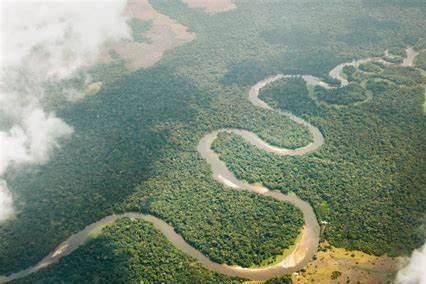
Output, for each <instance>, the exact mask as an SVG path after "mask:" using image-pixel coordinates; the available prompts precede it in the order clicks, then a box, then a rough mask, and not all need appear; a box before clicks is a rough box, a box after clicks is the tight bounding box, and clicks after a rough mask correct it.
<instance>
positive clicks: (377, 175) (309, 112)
mask: <svg viewBox="0 0 426 284" xmlns="http://www.w3.org/2000/svg"><path fill="white" fill-rule="evenodd" d="M383 73H386V72H383ZM364 76H365V75H364ZM368 76H369V75H368ZM368 76H367V78H368ZM395 76H396V75H395V74H394V73H392V78H391V79H395ZM373 77H376V76H373ZM401 77H402V78H403V77H404V73H403V74H401ZM391 79H389V80H377V79H370V80H369V81H368V82H367V84H366V85H367V86H366V90H367V91H369V92H371V93H372V94H373V98H372V99H371V101H368V102H366V103H364V104H362V105H357V106H351V105H346V104H345V106H346V107H345V108H336V107H334V106H333V105H329V106H327V105H324V104H316V103H315V100H313V99H312V98H311V97H310V96H309V95H308V93H309V90H308V89H307V88H306V84H305V82H304V81H303V80H302V79H291V80H288V81H279V82H276V83H273V84H271V85H269V86H267V87H265V89H263V90H262V93H261V97H262V98H263V99H264V100H265V101H267V102H268V103H269V104H270V105H273V106H274V107H277V108H281V109H283V110H286V111H291V112H292V113H294V114H297V115H300V116H302V117H304V118H305V119H307V120H308V121H311V122H312V123H313V124H315V125H316V126H318V127H319V128H320V129H321V131H322V132H323V134H324V136H325V140H326V143H325V144H324V146H323V147H322V148H321V149H320V150H319V151H317V152H316V153H314V154H311V155H308V156H303V157H285V158H282V157H279V156H274V155H270V154H267V153H264V152H262V151H259V150H258V149H256V148H254V147H253V146H249V145H246V144H245V143H244V141H243V140H242V139H241V138H239V137H236V136H233V135H230V134H222V135H221V137H220V139H219V140H218V141H216V143H215V151H216V152H218V153H220V156H221V158H222V159H223V160H224V161H226V163H227V165H228V167H229V168H230V169H231V170H232V171H233V172H234V173H235V174H236V175H237V176H238V177H239V178H243V179H245V180H247V181H249V182H250V183H262V184H264V185H265V186H267V187H268V188H276V189H280V190H283V191H285V192H288V191H292V192H296V193H297V194H298V195H300V196H302V197H303V198H304V199H307V200H309V201H310V202H311V204H313V205H314V207H315V211H316V213H317V215H318V217H319V218H320V220H322V221H326V222H327V224H326V225H325V226H324V230H323V232H324V235H323V237H324V238H325V239H327V240H329V241H330V242H331V243H332V244H333V245H335V246H338V247H346V248H350V249H359V250H363V251H365V252H368V253H373V254H377V255H381V254H384V253H388V254H389V255H400V254H408V253H409V252H410V250H412V249H414V248H415V247H419V246H421V245H422V244H423V240H424V239H423V238H424V236H423V234H422V232H421V231H419V230H418V228H419V227H421V226H422V225H423V222H424V220H423V219H422V218H423V215H424V212H425V210H426V208H425V204H426V203H425V201H426V193H425V192H424V191H423V190H422V188H423V186H424V184H425V182H426V175H425V170H426V168H425V163H424V161H425V158H426V156H425V153H426V149H425V145H424V141H425V131H424V130H425V128H426V124H425V118H424V115H423V113H422V109H421V102H422V100H423V92H424V90H423V88H422V87H421V86H420V85H419V84H414V85H412V84H410V85H396V84H394V83H393V82H392V81H391ZM402 80H403V79H401V81H402ZM398 81H400V80H398ZM340 90H342V93H343V94H344V93H345V92H346V91H345V89H344V88H343V89H340ZM333 94H334V95H335V96H339V95H340V92H339V91H335V92H333V93H331V92H330V93H329V94H328V96H330V97H331V96H332V95H333ZM332 101H333V102H335V101H336V100H334V99H333V100H332ZM246 165H250V167H247V166H246Z"/></svg>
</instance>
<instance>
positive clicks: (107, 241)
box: [13, 218, 239, 284]
mask: <svg viewBox="0 0 426 284" xmlns="http://www.w3.org/2000/svg"><path fill="white" fill-rule="evenodd" d="M82 263H84V270H82V269H81V268H82V267H81V264H82ZM112 282H113V283H139V284H140V283H172V282H173V283H239V281H237V280H236V279H231V278H228V277H225V276H221V275H218V274H214V273H211V272H209V271H207V270H206V269H205V268H203V267H201V265H200V264H197V263H196V262H195V260H194V259H191V258H189V257H188V256H186V255H184V254H183V253H182V252H180V251H179V250H178V249H176V248H175V247H174V246H173V245H171V244H170V243H168V241H167V240H166V238H165V237H164V236H163V235H162V234H161V233H159V232H158V231H156V230H155V229H154V228H153V227H152V225H148V224H147V223H146V222H142V221H138V220H131V219H128V218H126V219H121V220H118V221H117V222H116V223H115V224H113V225H112V226H109V227H106V228H105V229H103V231H102V234H101V235H99V236H98V237H96V238H95V239H93V240H91V241H89V242H88V243H87V244H86V245H85V246H84V247H82V248H80V249H78V250H77V251H76V252H75V253H73V254H72V255H70V256H69V257H68V258H67V259H66V260H60V262H59V263H58V264H56V265H54V266H52V267H49V268H48V269H46V270H43V271H42V272H40V273H38V274H36V275H34V276H30V277H27V278H24V279H22V280H17V281H14V282H13V283H16V284H18V283H31V284H34V283H55V284H58V283H112Z"/></svg>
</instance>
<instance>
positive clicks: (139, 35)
mask: <svg viewBox="0 0 426 284" xmlns="http://www.w3.org/2000/svg"><path fill="white" fill-rule="evenodd" d="M127 24H128V25H129V27H130V29H131V34H132V38H133V40H134V41H136V42H147V43H149V42H150V40H149V39H148V38H146V37H145V36H144V35H143V33H144V32H146V31H148V30H149V29H150V28H151V26H152V21H142V20H141V19H138V18H131V19H129V20H127Z"/></svg>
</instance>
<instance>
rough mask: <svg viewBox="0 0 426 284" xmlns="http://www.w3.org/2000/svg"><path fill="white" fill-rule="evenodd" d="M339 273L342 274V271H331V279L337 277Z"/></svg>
mask: <svg viewBox="0 0 426 284" xmlns="http://www.w3.org/2000/svg"><path fill="white" fill-rule="evenodd" d="M340 275H342V272H340V271H337V270H336V271H333V272H332V273H331V280H336V279H337V278H339V276H340Z"/></svg>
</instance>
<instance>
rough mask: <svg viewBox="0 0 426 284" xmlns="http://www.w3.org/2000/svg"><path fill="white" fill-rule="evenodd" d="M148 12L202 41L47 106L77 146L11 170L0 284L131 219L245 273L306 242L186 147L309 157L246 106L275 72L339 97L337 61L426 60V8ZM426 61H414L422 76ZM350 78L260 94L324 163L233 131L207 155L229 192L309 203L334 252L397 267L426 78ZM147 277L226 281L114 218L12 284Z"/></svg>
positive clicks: (234, 147)
mask: <svg viewBox="0 0 426 284" xmlns="http://www.w3.org/2000/svg"><path fill="white" fill-rule="evenodd" d="M150 2H151V4H152V5H153V7H154V8H155V9H157V10H158V11H159V12H160V13H163V14H166V15H168V16H170V17H172V18H173V19H175V20H176V21H178V22H179V23H181V24H183V25H186V26H188V27H189V29H190V31H191V32H194V33H196V35H197V36H196V39H195V40H194V41H193V42H190V43H187V44H185V45H183V46H181V47H179V48H176V49H174V50H172V51H169V52H167V53H166V54H165V55H164V57H163V58H162V60H161V61H160V62H159V63H157V64H156V65H155V66H153V67H151V68H148V69H143V70H138V71H136V72H133V73H122V68H123V62H121V61H120V59H117V61H116V62H114V63H112V64H110V65H108V66H105V65H99V66H95V67H94V68H93V70H91V72H93V74H94V75H93V76H94V77H95V78H96V80H102V81H103V82H104V85H103V89H102V91H101V92H99V93H98V94H97V95H96V96H91V97H87V98H85V99H84V100H83V101H81V102H80V103H77V104H72V105H71V104H70V105H66V106H63V105H61V106H60V107H58V104H59V102H56V101H52V103H51V108H52V109H55V108H56V110H57V114H58V116H60V117H62V118H64V120H65V121H66V122H67V123H68V124H70V125H72V126H73V128H74V130H75V133H74V134H73V136H72V137H71V139H69V140H68V141H64V142H63V143H61V148H60V149H59V150H57V151H56V152H55V153H54V155H52V158H51V160H50V161H49V163H47V164H45V165H41V166H32V167H20V168H17V169H14V170H10V171H9V172H8V173H7V180H8V181H10V182H9V183H10V187H11V189H12V190H13V192H14V200H15V206H16V209H17V216H16V219H14V220H10V221H8V222H7V223H2V224H1V225H0V275H4V274H8V273H11V272H14V271H18V270H21V269H24V268H26V267H29V266H32V265H34V264H36V263H37V262H38V261H39V260H40V259H42V258H43V257H44V256H46V255H47V254H48V253H49V252H51V251H52V250H53V249H54V248H55V247H56V246H57V245H58V244H59V243H61V242H62V241H63V240H64V239H66V238H67V237H68V236H70V235H71V234H73V233H75V232H78V231H80V230H81V229H82V228H84V227H85V226H86V225H88V224H91V223H93V222H95V221H97V220H99V219H101V218H102V217H105V216H107V215H110V214H112V213H120V212H126V211H140V212H143V213H149V214H152V215H155V216H157V217H159V218H161V219H163V220H164V221H166V222H167V223H168V224H170V225H172V226H173V227H174V228H175V230H176V231H177V232H178V233H180V234H181V235H182V236H183V237H184V238H185V240H186V241H187V242H188V243H190V244H191V245H193V246H194V247H196V248H198V249H199V250H200V251H201V252H203V253H204V254H205V255H206V256H208V257H210V258H211V259H212V260H215V261H218V262H223V263H232V264H240V265H243V266H250V265H254V264H257V263H260V262H261V261H262V260H265V259H267V258H270V257H271V256H273V255H276V254H279V253H280V252H281V251H282V249H283V248H285V247H287V246H288V245H290V244H292V243H293V242H294V239H295V237H296V236H297V234H298V233H299V231H300V229H301V227H302V223H303V219H302V215H301V213H300V212H299V211H298V210H296V209H295V208H294V207H292V206H290V205H289V204H287V203H280V202H277V201H275V200H273V199H270V198H267V197H264V196H259V195H255V194H251V193H247V192H239V191H238V192H237V191H233V190H230V189H227V188H225V187H224V186H222V185H221V184H219V183H218V182H216V181H215V180H214V179H213V178H212V177H211V172H210V169H209V167H208V165H207V163H206V162H205V161H204V160H203V159H202V158H201V156H200V155H199V154H198V152H197V150H196V146H197V143H198V141H199V140H200V138H201V137H202V136H203V135H205V134H206V133H209V132H211V131H212V130H215V129H218V128H223V127H232V128H241V129H247V130H250V131H253V132H255V133H256V134H258V135H259V136H260V137H262V138H263V139H265V140H266V141H268V142H270V143H271V144H274V145H278V146H282V147H287V148H292V149H294V148H297V147H300V146H304V145H306V144H308V143H310V142H311V141H312V137H311V135H310V133H309V132H308V131H307V129H305V128H303V127H300V126H299V125H297V124H295V123H293V122H292V121H290V120H289V119H288V118H286V117H284V116H282V115H280V114H279V113H277V112H267V111H265V110H263V109H260V108H257V107H255V106H253V105H252V104H251V103H250V102H249V101H248V100H247V92H248V90H249V88H250V86H252V85H253V84H255V83H256V82H257V81H258V80H261V79H264V78H265V77H267V76H270V75H274V74H277V73H284V74H312V75H315V76H319V77H321V78H323V79H324V80H325V81H327V82H329V83H334V84H336V83H337V82H335V81H334V80H332V79H331V78H330V77H329V76H328V72H329V71H330V69H332V68H333V67H334V66H336V65H337V64H340V63H342V62H347V61H351V60H352V59H354V58H364V57H369V56H381V55H383V52H384V50H385V49H389V50H392V54H396V53H398V50H401V49H404V48H405V47H406V46H407V45H414V47H415V48H417V49H419V50H421V49H424V48H426V39H425V38H424V37H425V35H424V31H425V30H426V22H425V20H424V19H425V17H424V15H425V14H426V7H425V5H424V1H422V0H419V1H402V0H392V1H380V0H374V1H372V0H368V1H367V0H365V1H362V0H356V1H355V0H351V1H344V0H338V1H314V0H302V1H293V0H292V1H266V2H265V1H254V0H250V1H236V4H237V6H238V8H237V9H235V10H233V11H230V12H226V13H219V14H215V15H211V16H208V15H206V14H205V13H203V12H202V11H201V10H198V9H190V8H189V7H187V6H186V5H185V4H183V3H182V2H180V1H177V0H176V1H169V0H167V1H166V0H151V1H150ZM331 7H332V8H331ZM133 25H134V28H135V29H145V28H148V26H149V23H133ZM140 40H142V41H143V40H144V39H143V38H141V39H140ZM396 55H397V54H396ZM423 61H425V60H424V53H423V54H422V55H420V57H419V58H418V59H417V66H420V67H421V66H424V65H422V64H423V63H422V62H423ZM345 74H346V75H347V77H348V79H349V80H350V81H351V85H350V87H347V88H346V89H340V90H339V91H330V92H324V91H323V90H321V92H322V93H320V94H319V93H317V94H316V95H317V98H318V99H319V100H320V101H322V102H325V104H318V103H317V102H316V101H315V100H314V99H313V98H312V95H313V94H312V93H309V90H307V88H306V86H305V84H304V82H303V81H302V80H301V79H291V80H288V81H279V82H276V83H274V84H272V85H270V86H268V87H267V88H265V89H264V90H263V91H262V99H264V100H265V101H267V102H268V103H269V104H270V105H271V106H273V107H274V108H275V109H283V110H286V111H290V112H292V113H294V114H295V115H297V116H300V117H302V118H304V119H306V120H307V121H309V122H311V123H312V124H314V125H315V126H317V127H318V128H319V129H320V130H321V132H322V133H323V134H324V137H325V144H324V145H323V146H322V148H321V149H320V150H319V151H317V152H315V153H312V154H309V155H307V156H303V157H280V156H275V155H273V154H268V153H265V152H263V151H260V150H258V149H257V148H255V147H252V146H250V145H248V144H246V143H245V142H244V140H242V139H241V138H239V137H236V136H233V135H230V134H222V135H220V137H219V140H217V141H216V144H215V150H216V151H217V152H218V153H219V154H220V155H221V159H223V160H224V161H226V164H227V166H228V167H229V168H230V170H231V171H232V172H233V173H235V175H236V176H237V177H239V178H241V179H245V180H247V181H249V182H253V183H256V182H257V183H262V184H263V185H265V186H267V187H268V188H271V189H279V190H282V191H283V192H295V193H296V194H297V195H298V196H300V197H301V198H302V199H304V200H307V201H309V203H310V204H312V206H313V207H314V209H315V213H316V214H317V217H318V219H319V221H327V222H328V224H327V225H326V226H325V227H323V234H322V236H321V237H322V239H326V240H328V241H329V242H331V244H333V245H335V246H338V247H344V248H348V249H359V250H362V251H364V252H367V253H373V254H384V253H387V254H389V255H406V254H408V253H410V252H411V250H412V249H414V248H416V247H419V246H420V245H421V244H423V242H424V236H422V235H421V234H420V232H419V231H418V228H419V227H420V226H421V225H422V221H421V220H422V218H423V217H424V214H425V213H426V207H425V206H426V205H425V204H426V196H425V195H426V193H425V191H424V190H423V189H424V184H426V168H425V167H426V163H425V158H426V157H425V155H426V149H425V147H426V144H425V143H424V142H425V141H426V139H425V138H426V137H425V135H426V125H425V123H426V120H425V116H424V115H423V112H422V104H423V101H424V97H423V95H424V88H423V86H422V85H421V84H423V83H424V77H422V75H421V74H420V72H419V71H418V70H416V69H414V68H402V67H392V66H389V67H385V66H381V65H380V64H375V65H374V66H368V65H367V66H362V67H360V68H359V69H351V68H346V69H345ZM422 80H423V81H422ZM360 88H361V89H360ZM364 90H365V91H368V92H371V94H372V99H371V100H370V101H368V102H366V103H363V104H359V105H353V103H355V102H358V101H362V100H364V99H365V94H366V93H364V92H363V91H364ZM52 92H55V90H54V89H53V90H52ZM328 103H332V104H334V103H335V104H342V105H345V107H342V108H336V107H332V106H329V105H327V104H328ZM423 220H424V219H423ZM166 264H167V265H166ZM160 268H161V269H160ZM156 277H160V278H161V279H163V281H164V282H166V283H169V282H173V280H176V282H178V283H179V282H180V283H185V282H186V283H188V282H191V283H197V282H203V283H204V282H209V281H210V282H212V283H215V282H230V281H232V280H231V279H229V278H226V277H223V276H219V275H215V274H212V273H210V272H208V271H206V270H205V269H203V268H202V267H200V266H199V265H198V264H196V263H194V262H193V260H192V259H190V258H188V257H186V256H185V255H182V253H180V252H179V251H177V250H176V249H174V248H173V246H172V245H171V244H170V243H168V242H167V240H166V239H165V238H164V237H162V236H161V234H160V233H159V232H157V231H156V230H155V229H153V228H152V227H151V226H150V225H148V224H146V223H144V222H142V221H131V220H121V221H118V222H117V223H116V224H114V225H113V226H111V227H108V228H106V229H105V230H104V231H103V233H102V234H101V235H100V236H99V237H98V238H97V239H94V240H92V241H90V242H88V243H87V244H85V245H84V246H82V247H81V248H80V249H78V250H76V251H75V252H74V253H72V254H71V255H69V256H67V257H65V258H63V259H61V261H60V262H59V263H58V264H56V265H54V266H52V267H50V268H49V269H46V270H41V271H40V272H39V273H36V274H34V275H32V276H31V277H30V278H27V279H23V280H22V283H37V282H38V283H49V282H50V283H81V282H84V281H83V280H87V281H86V282H89V283H94V282H97V281H98V282H103V280H105V279H112V278H114V279H120V281H122V282H123V283H136V282H137V283H140V282H142V283H151V282H152V281H153V279H155V280H158V279H159V278H156ZM274 281H275V280H274ZM276 281H281V280H276ZM282 281H284V282H283V283H286V282H285V281H288V279H284V280H282ZM271 283H277V282H271ZM278 283H281V282H278Z"/></svg>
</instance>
